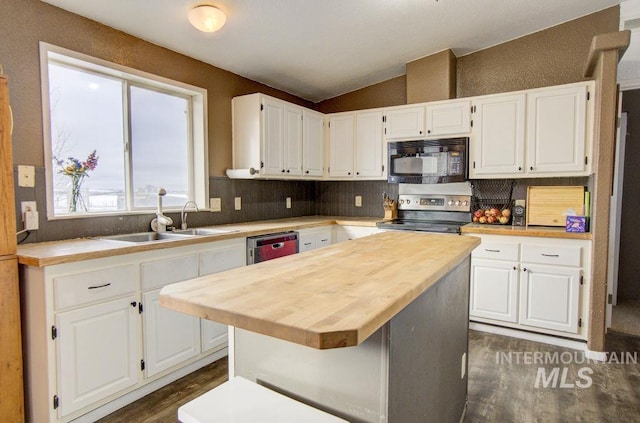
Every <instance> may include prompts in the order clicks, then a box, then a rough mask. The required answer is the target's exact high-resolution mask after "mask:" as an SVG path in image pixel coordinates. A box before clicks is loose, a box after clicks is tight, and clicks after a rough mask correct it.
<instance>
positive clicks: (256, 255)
mask: <svg viewBox="0 0 640 423" xmlns="http://www.w3.org/2000/svg"><path fill="white" fill-rule="evenodd" d="M298 248H299V245H298V232H295V231H290V232H278V233H274V234H267V235H257V236H250V237H247V264H254V263H260V262H262V261H267V260H273V259H275V258H278V257H284V256H289V255H291V254H296V253H297V252H298Z"/></svg>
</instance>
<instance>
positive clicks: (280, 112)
mask: <svg viewBox="0 0 640 423" xmlns="http://www.w3.org/2000/svg"><path fill="white" fill-rule="evenodd" d="M262 105H263V107H264V108H263V113H262V116H263V118H262V131H263V134H262V152H263V157H262V163H264V168H263V173H264V174H265V175H281V174H283V173H284V154H283V153H284V110H285V103H284V102H282V101H278V100H275V99H272V98H269V97H265V98H264V100H263V102H262Z"/></svg>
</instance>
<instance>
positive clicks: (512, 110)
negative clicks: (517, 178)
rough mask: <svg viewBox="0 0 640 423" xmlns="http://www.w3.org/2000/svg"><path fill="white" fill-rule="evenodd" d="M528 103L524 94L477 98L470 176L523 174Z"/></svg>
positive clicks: (471, 144) (471, 143) (472, 177)
mask: <svg viewBox="0 0 640 423" xmlns="http://www.w3.org/2000/svg"><path fill="white" fill-rule="evenodd" d="M525 104H526V103H525V95H524V94H515V95H501V96H491V97H486V98H482V97H481V98H478V99H476V100H474V102H473V107H474V117H473V138H472V139H471V142H470V143H469V149H470V154H469V157H470V158H471V160H470V162H469V167H470V169H469V175H470V178H471V179H474V178H478V179H481V178H483V177H485V176H489V175H509V176H510V175H513V174H521V173H524V140H525V113H524V111H525ZM503 177H504V176H503Z"/></svg>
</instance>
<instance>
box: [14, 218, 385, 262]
mask: <svg viewBox="0 0 640 423" xmlns="http://www.w3.org/2000/svg"><path fill="white" fill-rule="evenodd" d="M380 220H382V218H379V217H377V218H376V217H332V216H306V217H296V218H290V219H277V220H262V221H258V222H246V223H233V224H229V225H219V226H215V228H221V229H232V230H234V231H235V232H230V233H224V234H216V235H201V236H192V237H187V238H185V239H180V240H176V239H172V240H166V241H155V242H141V243H132V242H122V241H114V240H108V239H104V238H100V237H94V238H78V239H69V240H64V241H51V242H40V243H34V244H25V245H19V246H18V262H19V263H20V264H24V265H28V266H36V267H43V266H52V265H55V264H63V263H72V262H76V261H82V260H90V259H95V258H103V257H112V256H117V255H121V254H131V253H139V252H143V251H152V250H159V249H164V248H174V247H180V246H184V245H192V244H199V243H205V242H214V241H222V240H225V239H233V238H244V237H247V236H254V235H263V234H268V233H273V232H283V231H294V230H298V229H305V228H314V227H320V226H327V225H333V224H338V225H349V226H371V227H375V226H376V222H379V221H380ZM212 227H213V226H212Z"/></svg>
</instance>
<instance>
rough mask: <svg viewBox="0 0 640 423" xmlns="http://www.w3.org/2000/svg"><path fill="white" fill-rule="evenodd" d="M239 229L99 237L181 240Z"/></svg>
mask: <svg viewBox="0 0 640 423" xmlns="http://www.w3.org/2000/svg"><path fill="white" fill-rule="evenodd" d="M238 231H239V229H215V228H192V229H185V230H179V231H172V232H140V233H136V234H123V235H111V236H103V237H100V238H99V239H106V240H110V241H122V242H156V241H170V240H179V239H185V238H190V237H194V236H205V235H222V234H228V233H233V232H238Z"/></svg>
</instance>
